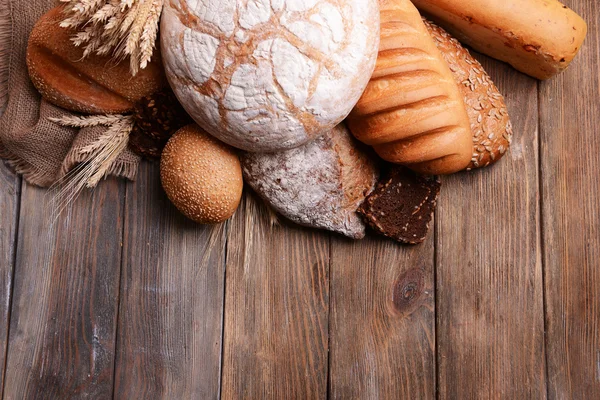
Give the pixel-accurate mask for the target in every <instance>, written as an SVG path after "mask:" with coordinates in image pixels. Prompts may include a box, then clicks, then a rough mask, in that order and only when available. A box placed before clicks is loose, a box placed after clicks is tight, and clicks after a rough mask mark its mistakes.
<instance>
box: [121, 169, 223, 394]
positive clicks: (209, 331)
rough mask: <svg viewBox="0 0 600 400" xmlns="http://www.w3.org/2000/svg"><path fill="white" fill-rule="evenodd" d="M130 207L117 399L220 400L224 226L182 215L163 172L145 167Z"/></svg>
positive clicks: (132, 192)
mask: <svg viewBox="0 0 600 400" xmlns="http://www.w3.org/2000/svg"><path fill="white" fill-rule="evenodd" d="M126 204H127V205H126V210H127V211H126V223H125V240H124V255H123V261H124V264H123V276H122V283H121V305H120V312H119V325H118V341H117V366H116V382H115V383H116V386H115V398H117V399H161V398H162V399H210V398H216V397H217V396H218V392H219V378H220V368H219V363H220V355H221V331H222V319H223V296H224V293H223V290H224V289H223V287H224V279H225V271H224V268H225V259H224V257H225V229H224V226H223V225H222V226H220V227H207V226H202V225H198V224H195V223H193V222H191V221H188V220H186V219H185V218H184V217H183V216H182V215H181V214H179V212H178V211H177V210H176V209H175V208H174V207H173V206H172V205H171V204H170V202H169V200H168V199H167V198H166V195H165V194H164V193H163V191H162V189H161V185H160V179H159V167H158V165H149V164H144V165H142V167H141V169H140V175H139V177H138V179H137V181H136V182H135V183H134V184H131V185H129V186H128V192H127V202H126Z"/></svg>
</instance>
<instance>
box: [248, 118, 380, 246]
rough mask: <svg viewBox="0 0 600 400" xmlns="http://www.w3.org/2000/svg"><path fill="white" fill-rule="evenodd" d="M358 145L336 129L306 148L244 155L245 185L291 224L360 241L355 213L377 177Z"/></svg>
mask: <svg viewBox="0 0 600 400" xmlns="http://www.w3.org/2000/svg"><path fill="white" fill-rule="evenodd" d="M359 145H360V144H359V143H357V142H356V141H355V140H354V139H353V138H352V136H351V135H350V133H349V132H348V130H347V129H346V127H345V126H344V125H338V126H337V127H336V128H334V129H332V130H330V131H329V132H327V133H325V134H324V135H323V136H321V137H319V138H317V139H315V140H313V141H312V142H310V143H308V144H306V145H304V146H302V147H298V148H295V149H292V150H287V151H284V152H278V153H271V154H269V153H247V154H245V155H243V156H242V168H243V171H244V179H245V181H246V183H248V184H249V185H250V186H251V187H252V188H253V189H254V190H255V191H256V192H257V193H258V194H259V195H260V196H261V197H262V198H263V199H264V200H265V201H266V202H267V203H268V204H269V205H270V206H271V207H272V208H273V209H274V210H275V211H277V212H279V213H280V214H281V215H283V216H284V217H286V218H288V219H290V220H291V221H294V222H296V223H298V224H301V225H304V226H308V227H314V228H322V229H327V230H330V231H334V232H338V233H341V234H343V235H346V236H348V237H350V238H353V239H361V238H363V237H364V235H365V225H364V224H363V222H362V221H361V219H360V218H359V216H358V215H357V213H356V210H357V208H358V207H359V206H360V204H361V203H362V202H363V201H364V199H365V197H366V196H367V195H368V194H369V193H370V192H371V191H372V190H373V188H374V187H375V184H376V183H377V179H378V175H379V173H378V168H377V166H376V163H375V162H374V160H373V159H372V158H371V156H370V155H369V154H367V153H366V152H365V151H363V149H361V148H360V147H358V146H359Z"/></svg>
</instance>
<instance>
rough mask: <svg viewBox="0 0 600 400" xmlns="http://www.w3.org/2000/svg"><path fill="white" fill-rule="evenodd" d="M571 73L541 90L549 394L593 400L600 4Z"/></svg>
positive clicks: (578, 6) (591, 13)
mask: <svg viewBox="0 0 600 400" xmlns="http://www.w3.org/2000/svg"><path fill="white" fill-rule="evenodd" d="M565 4H567V5H569V6H570V7H571V8H573V9H574V10H575V11H577V12H579V13H580V14H581V15H583V16H584V18H585V19H586V20H587V22H588V27H589V33H588V37H587V39H586V42H585V44H584V46H583V48H582V50H581V53H580V54H579V55H578V56H577V58H576V59H575V61H574V63H573V64H572V65H571V67H570V68H569V69H568V70H567V71H566V72H565V73H563V74H562V75H560V76H558V77H557V78H555V79H553V80H551V81H548V82H543V83H541V85H540V100H541V113H540V118H541V132H540V133H541V143H542V145H541V161H542V162H541V178H542V207H543V221H542V222H543V226H544V230H543V242H542V243H543V249H544V268H545V285H546V286H545V287H546V291H545V296H546V330H547V332H548V333H547V350H548V387H549V390H548V393H549V397H550V398H552V399H599V398H600V296H599V294H600V268H599V267H600V243H599V239H600V224H599V221H600V180H599V179H598V177H599V172H598V171H600V136H599V135H598V129H599V127H600V114H599V113H598V110H599V108H598V104H600V68H599V67H598V61H599V56H598V52H599V48H600V30H599V27H598V23H599V22H600V17H599V16H600V5H599V4H598V2H596V1H588V0H571V1H567V2H566V3H565Z"/></svg>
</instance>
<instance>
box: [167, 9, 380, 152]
mask: <svg viewBox="0 0 600 400" xmlns="http://www.w3.org/2000/svg"><path fill="white" fill-rule="evenodd" d="M378 44H379V8H378V5H377V1H376V0H346V1H343V2H342V1H339V0H287V1H283V0H254V1H248V2H244V1H237V0H169V1H167V3H166V4H165V10H164V13H163V17H162V21H161V46H162V50H163V57H164V60H165V68H166V72H167V76H168V78H169V81H170V83H171V86H172V87H173V89H174V91H175V93H176V95H177V97H178V98H179V100H180V102H181V103H182V104H183V106H184V107H185V108H186V110H187V111H188V113H189V114H190V115H191V116H192V117H193V118H194V119H195V120H196V122H197V123H198V124H199V125H201V126H202V127H203V128H204V129H206V130H207V131H208V132H209V133H211V134H212V135H214V136H216V137H217V138H219V139H220V140H222V141H224V142H226V143H229V144H230V145H232V146H235V147H238V148H240V149H244V150H247V151H257V152H273V151H278V150H286V149H290V148H294V147H297V146H300V145H302V144H304V143H306V142H308V141H310V140H312V139H314V138H315V137H317V136H319V135H321V134H322V133H324V132H326V131H328V130H330V129H332V128H334V127H335V126H336V125H337V124H339V123H340V122H341V121H342V120H343V119H344V118H345V117H346V116H347V115H348V113H349V112H350V110H351V109H352V107H353V106H354V104H355V103H356V102H357V101H358V99H359V97H360V95H361V93H362V92H363V90H364V88H365V86H366V85H367V83H368V80H369V77H370V76H371V73H372V71H373V68H374V66H375V61H376V58H377V48H378Z"/></svg>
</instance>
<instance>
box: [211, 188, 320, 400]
mask: <svg viewBox="0 0 600 400" xmlns="http://www.w3.org/2000/svg"><path fill="white" fill-rule="evenodd" d="M262 207H263V206H262V205H261V206H259V205H258V204H257V200H256V199H255V198H254V196H253V195H246V196H245V199H244V202H243V204H242V209H241V210H240V211H239V212H238V214H237V215H236V216H235V217H234V219H233V221H232V223H231V229H230V235H229V242H228V257H227V290H226V300H225V337H224V341H225V343H224V355H223V383H222V398H223V399H263V398H272V399H322V398H325V397H326V396H327V345H328V310H329V237H328V234H327V233H322V232H319V231H315V230H308V229H303V228H299V227H296V226H292V225H291V224H287V223H285V224H284V225H281V226H275V227H272V226H271V225H270V222H269V219H268V217H267V216H266V215H265V214H266V213H265V212H262V211H261V208H262ZM262 210H264V208H262Z"/></svg>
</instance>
